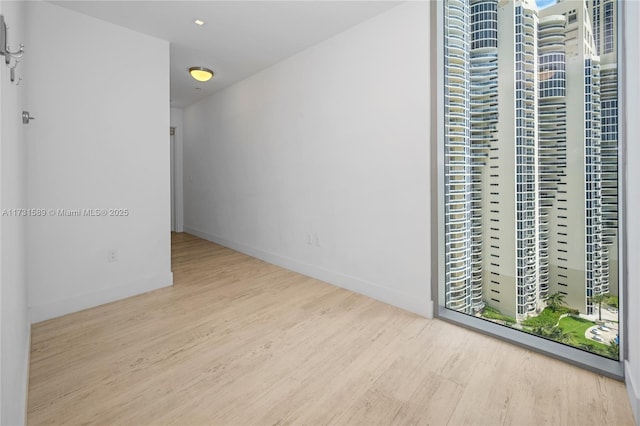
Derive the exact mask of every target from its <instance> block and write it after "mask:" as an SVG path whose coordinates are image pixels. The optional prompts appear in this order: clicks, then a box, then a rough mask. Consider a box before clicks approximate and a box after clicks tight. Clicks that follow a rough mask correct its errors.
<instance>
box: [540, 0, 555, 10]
mask: <svg viewBox="0 0 640 426" xmlns="http://www.w3.org/2000/svg"><path fill="white" fill-rule="evenodd" d="M556 2H557V0H536V4H537V5H538V9H544V8H545V7H548V6H551V5H552V4H556Z"/></svg>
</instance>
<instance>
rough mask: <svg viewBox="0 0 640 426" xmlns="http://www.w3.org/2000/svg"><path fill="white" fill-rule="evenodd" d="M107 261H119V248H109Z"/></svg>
mask: <svg viewBox="0 0 640 426" xmlns="http://www.w3.org/2000/svg"><path fill="white" fill-rule="evenodd" d="M107 261H108V262H109V263H113V262H117V261H118V250H116V249H109V251H108V252H107Z"/></svg>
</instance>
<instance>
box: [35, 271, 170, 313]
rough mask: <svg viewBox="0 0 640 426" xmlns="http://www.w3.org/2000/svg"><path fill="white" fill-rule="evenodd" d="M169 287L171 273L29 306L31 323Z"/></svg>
mask: <svg viewBox="0 0 640 426" xmlns="http://www.w3.org/2000/svg"><path fill="white" fill-rule="evenodd" d="M171 285H173V273H171V272H169V273H168V274H162V275H157V276H154V277H152V278H148V279H145V280H140V281H136V282H131V283H127V284H125V285H119V286H117V287H111V288H106V289H102V290H99V291H96V292H92V293H85V294H80V295H77V296H73V297H69V298H66V299H61V300H56V301H53V302H49V303H44V304H41V305H35V306H31V322H32V323H36V322H40V321H45V320H48V319H51V318H56V317H60V316H62V315H66V314H70V313H73V312H78V311H81V310H83V309H88V308H93V307H95V306H100V305H104V304H105V303H109V302H114V301H116V300H120V299H126V298H127V297H131V296H136V295H138V294H142V293H146V292H148V291H152V290H157V289H159V288H164V287H169V286H171Z"/></svg>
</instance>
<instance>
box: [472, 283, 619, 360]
mask: <svg viewBox="0 0 640 426" xmlns="http://www.w3.org/2000/svg"><path fill="white" fill-rule="evenodd" d="M612 297H615V296H612ZM549 299H550V300H549V301H550V302H551V303H552V305H551V306H547V307H546V308H545V309H544V310H543V311H542V312H540V314H538V315H537V316H535V317H530V318H527V319H526V320H524V321H522V322H521V323H520V324H521V326H522V330H523V331H525V332H527V333H531V334H535V335H537V336H540V337H544V338H546V339H550V340H555V341H557V342H560V343H565V344H567V345H570V346H573V347H576V348H578V349H583V350H586V351H589V352H592V353H595V354H598V355H603V356H606V357H608V358H613V359H618V356H619V354H618V350H619V348H618V345H617V344H615V343H612V342H604V343H600V342H596V341H595V340H591V339H589V338H587V337H586V336H585V333H586V332H587V329H589V328H590V327H593V326H594V325H596V323H595V322H593V321H589V320H587V319H584V318H581V317H580V316H578V315H579V312H578V311H577V310H576V309H571V308H568V307H566V306H562V304H563V303H564V301H563V297H562V296H556V295H551V296H550V297H549ZM554 299H555V300H554ZM616 299H617V298H616ZM615 302H617V300H615V301H614V303H615ZM480 315H481V316H482V318H485V319H488V320H493V321H500V322H503V323H505V324H506V325H510V326H513V325H515V324H516V320H515V318H512V317H509V316H507V315H504V314H502V313H501V312H500V311H499V310H497V309H495V308H492V307H490V306H485V308H484V309H483V311H482V313H481V314H480ZM563 315H564V317H563V318H562V319H561V318H560V317H562V316H563ZM518 328H520V327H518Z"/></svg>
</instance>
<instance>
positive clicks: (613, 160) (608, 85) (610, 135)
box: [589, 0, 618, 294]
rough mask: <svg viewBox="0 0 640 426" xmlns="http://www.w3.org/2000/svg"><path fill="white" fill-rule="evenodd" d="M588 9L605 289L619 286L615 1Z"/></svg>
mask: <svg viewBox="0 0 640 426" xmlns="http://www.w3.org/2000/svg"><path fill="white" fill-rule="evenodd" d="M589 13H590V16H591V17H592V22H593V36H594V42H595V45H596V51H597V53H598V55H599V56H600V64H601V65H600V105H601V106H600V120H601V125H600V127H601V129H600V134H601V146H600V151H601V154H602V232H603V244H604V248H605V254H604V256H605V257H606V258H607V260H608V262H606V263H605V266H606V268H607V270H608V274H609V280H608V281H609V282H610V283H611V285H609V286H608V289H606V291H608V292H609V293H611V294H617V292H618V286H617V285H616V283H617V282H618V57H617V43H618V35H617V32H616V25H615V23H616V22H617V14H618V2H617V1H616V0H592V1H590V2H589Z"/></svg>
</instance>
